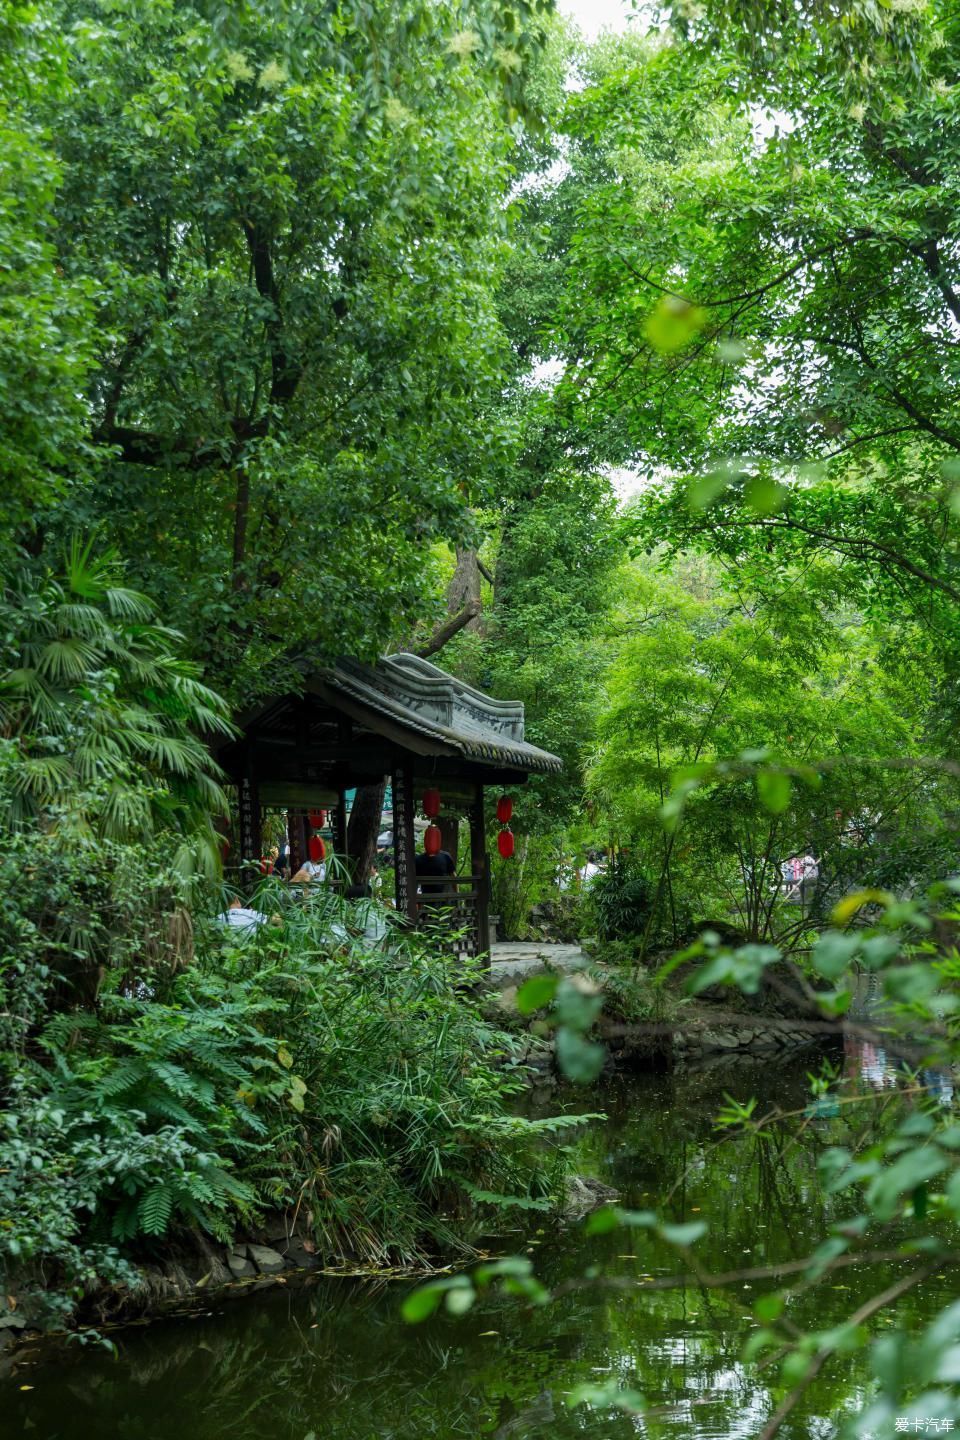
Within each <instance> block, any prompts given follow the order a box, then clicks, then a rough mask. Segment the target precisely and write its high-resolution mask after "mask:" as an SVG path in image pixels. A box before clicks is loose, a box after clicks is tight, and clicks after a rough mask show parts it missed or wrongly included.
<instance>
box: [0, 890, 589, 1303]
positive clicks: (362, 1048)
mask: <svg viewBox="0 0 960 1440" xmlns="http://www.w3.org/2000/svg"><path fill="white" fill-rule="evenodd" d="M263 898H264V900H267V901H268V902H269V903H270V904H271V905H273V904H274V903H275V902H276V890H275V889H274V888H273V887H271V886H269V885H267V886H265V887H264V897H263ZM261 903H263V901H261ZM338 917H339V921H340V922H342V921H343V920H344V919H346V914H345V910H344V907H343V906H342V905H340V906H339V910H338V902H336V901H333V900H331V899H329V898H322V899H321V901H320V903H318V904H314V903H306V904H303V905H299V906H298V905H296V904H294V903H292V902H289V901H288V902H287V905H286V910H285V918H284V923H283V924H282V925H279V926H270V925H265V926H263V927H262V929H261V930H260V931H259V932H258V933H256V934H255V935H250V936H249V937H248V938H244V937H243V933H242V932H239V933H238V932H232V933H227V934H225V935H224V934H223V933H221V932H219V930H215V929H214V928H213V927H211V928H210V930H209V931H206V930H203V929H202V933H201V937H200V939H201V961H200V963H198V964H196V965H194V966H191V967H189V968H188V969H186V970H183V971H180V972H170V973H167V974H166V975H165V976H163V975H158V977H157V978H156V979H155V980H154V982H153V983H151V984H146V983H144V982H143V981H142V980H141V981H137V982H135V983H134V985H133V986H132V987H131V986H129V985H126V984H125V982H124V981H123V979H122V977H121V976H120V974H119V973H118V972H114V974H113V976H112V977H111V978H110V979H109V980H108V981H107V982H106V983H105V986H104V988H103V990H102V992H101V996H100V1001H99V1004H98V1009H97V1013H96V1014H93V1013H82V1014H63V1015H60V1016H57V1017H55V1018H54V1019H53V1020H52V1021H51V1022H49V1023H48V1024H47V1025H46V1027H45V1028H44V1029H43V1030H42V1032H41V1036H40V1041H39V1046H38V1050H37V1054H36V1056H35V1058H31V1059H30V1060H29V1061H28V1063H27V1064H26V1066H25V1067H24V1071H23V1074H22V1076H21V1078H20V1079H19V1080H18V1082H17V1084H16V1085H15V1086H14V1087H13V1089H12V1092H11V1095H10V1100H9V1102H8V1107H7V1110H6V1113H5V1114H4V1115H2V1116H0V1134H2V1142H3V1147H4V1152H5V1154H8V1155H9V1156H10V1160H11V1162H12V1163H9V1165H8V1168H7V1171H6V1173H5V1175H4V1176H3V1177H0V1205H2V1213H3V1214H4V1215H5V1216H7V1217H9V1219H8V1221H7V1222H5V1224H4V1225H3V1226H2V1227H0V1262H3V1263H5V1264H6V1266H7V1267H8V1271H9V1272H10V1273H9V1274H8V1281H10V1282H11V1283H12V1281H13V1279H14V1275H15V1272H18V1273H19V1275H20V1280H19V1284H20V1289H21V1293H23V1290H24V1285H25V1277H27V1275H28V1267H32V1273H33V1274H34V1275H35V1276H36V1275H38V1274H39V1273H40V1267H45V1268H46V1269H47V1271H48V1273H49V1275H50V1276H52V1277H56V1280H57V1283H58V1285H59V1287H60V1289H61V1295H62V1296H63V1292H67V1293H71V1292H72V1293H73V1294H75V1293H76V1291H77V1288H78V1287H79V1288H82V1287H83V1286H84V1285H85V1284H89V1283H90V1281H91V1277H92V1275H93V1274H97V1275H99V1276H100V1278H101V1279H106V1280H110V1279H112V1278H115V1277H116V1276H117V1274H118V1273H120V1268H121V1267H122V1264H123V1261H124V1260H130V1259H138V1258H143V1257H145V1256H149V1255H150V1254H151V1253H153V1252H154V1251H155V1250H156V1246H157V1242H158V1240H159V1239H160V1238H161V1237H164V1236H167V1235H169V1234H171V1233H179V1234H181V1235H183V1234H184V1233H185V1232H189V1231H191V1230H192V1231H195V1232H203V1233H205V1234H207V1235H212V1236H214V1237H215V1238H218V1239H220V1240H228V1239H230V1237H231V1236H232V1235H233V1233H234V1230H235V1227H237V1226H238V1225H244V1226H247V1227H251V1226H253V1225H254V1224H255V1223H256V1221H257V1220H258V1218H260V1217H261V1216H263V1215H264V1213H265V1212H266V1211H268V1210H275V1209H277V1208H285V1209H287V1210H289V1211H290V1212H294V1211H295V1212H297V1214H298V1219H299V1222H300V1224H301V1225H302V1226H303V1227H304V1228H308V1229H309V1230H310V1231H311V1232H312V1235H313V1237H314V1240H315V1242H316V1244H317V1248H318V1251H319V1252H320V1253H321V1254H322V1255H324V1256H325V1257H326V1258H328V1259H330V1260H346V1259H351V1260H359V1261H361V1262H363V1263H366V1264H371V1265H384V1264H389V1263H398V1262H410V1261H414V1260H423V1259H424V1258H425V1257H426V1256H428V1255H429V1254H432V1253H436V1251H437V1249H438V1247H439V1248H444V1247H447V1248H449V1247H452V1246H457V1247H459V1248H460V1249H461V1250H463V1249H464V1248H465V1247H466V1248H469V1247H468V1246H466V1241H465V1240H464V1239H463V1233H462V1229H461V1232H460V1234H459V1235H458V1234H455V1232H454V1228H453V1225H452V1223H451V1222H452V1221H453V1220H454V1219H455V1218H459V1219H460V1220H461V1221H462V1220H465V1219H466V1218H467V1217H468V1216H469V1215H471V1214H472V1213H473V1212H474V1207H475V1206H477V1205H479V1206H481V1207H486V1208H489V1207H493V1208H495V1209H501V1208H504V1207H509V1206H520V1207H523V1208H535V1209H544V1210H549V1209H550V1208H551V1205H552V1203H553V1198H554V1196H555V1195H556V1194H557V1193H558V1190H559V1185H560V1179H561V1176H562V1172H563V1167H564V1152H563V1151H562V1149H561V1148H560V1147H557V1146H554V1147H553V1148H552V1149H551V1148H548V1147H547V1146H545V1140H546V1141H549V1140H550V1139H551V1138H552V1137H553V1136H554V1135H555V1133H556V1132H557V1131H558V1130H560V1129H562V1127H563V1125H564V1124H565V1123H571V1124H572V1123H576V1122H575V1121H572V1120H571V1121H569V1122H565V1121H555V1122H554V1121H549V1120H547V1121H529V1120H525V1119H522V1118H519V1117H517V1116H514V1115H511V1114H510V1108H509V1107H510V1103H511V1100H512V1098H513V1097H514V1096H515V1095H516V1094H517V1093H518V1091H520V1090H521V1088H522V1087H523V1084H524V1072H523V1070H522V1069H521V1067H520V1066H519V1065H518V1063H517V1061H516V1054H515V1049H514V1046H515V1042H514V1041H513V1040H512V1039H511V1038H510V1037H509V1036H507V1035H505V1034H503V1033H502V1032H500V1031H498V1030H496V1029H495V1028H493V1026H492V1025H491V1024H489V1023H488V1022H487V1021H486V1020H484V1019H483V1017H482V1016H481V1014H480V1011H479V1007H478V1004H477V1003H476V1001H475V1000H474V999H472V998H471V997H470V996H468V995H466V994H464V993H463V992H462V989H459V988H455V987H454V984H453V983H452V982H455V981H460V980H469V979H470V976H469V974H465V973H461V972H460V971H459V970H458V971H457V972H456V973H451V964H452V963H453V962H451V961H449V960H447V959H446V958H444V957H440V956H438V955H436V954H432V953H430V952H429V951H428V950H427V949H426V948H425V945H424V942H422V941H421V940H420V939H419V938H418V937H416V936H413V937H408V936H406V935H404V934H403V933H402V932H401V931H400V930H399V929H397V930H396V932H395V933H393V934H391V935H390V936H388V938H387V940H386V941H385V942H383V943H382V944H381V946H379V947H370V946H369V945H367V944H366V943H365V942H363V941H361V940H356V939H352V938H348V939H347V940H346V941H344V940H343V938H342V933H341V932H340V931H339V930H337V931H334V929H333V925H334V923H335V922H337V921H338ZM38 1174H39V1175H41V1176H42V1177H43V1178H42V1183H41V1184H40V1186H39V1188H38V1186H37V1176H38ZM34 1298H35V1300H36V1299H37V1296H36V1295H35V1297H34ZM62 1303H64V1304H65V1303H66V1300H64V1299H63V1298H62Z"/></svg>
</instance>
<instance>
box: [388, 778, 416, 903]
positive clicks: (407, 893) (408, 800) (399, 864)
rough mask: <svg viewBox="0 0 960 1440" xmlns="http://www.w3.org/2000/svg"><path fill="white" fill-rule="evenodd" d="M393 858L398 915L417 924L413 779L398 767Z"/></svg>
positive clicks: (394, 808) (394, 800) (394, 788)
mask: <svg viewBox="0 0 960 1440" xmlns="http://www.w3.org/2000/svg"><path fill="white" fill-rule="evenodd" d="M392 783H393V854H394V877H395V884H396V890H397V911H398V912H399V914H401V915H406V917H407V919H408V920H409V921H410V923H411V924H412V925H415V924H416V923H417V853H416V846H415V843H414V833H413V820H414V809H413V776H412V775H411V773H410V771H409V769H407V768H406V767H405V766H403V765H398V766H397V768H396V769H395V770H394V772H393V782H392Z"/></svg>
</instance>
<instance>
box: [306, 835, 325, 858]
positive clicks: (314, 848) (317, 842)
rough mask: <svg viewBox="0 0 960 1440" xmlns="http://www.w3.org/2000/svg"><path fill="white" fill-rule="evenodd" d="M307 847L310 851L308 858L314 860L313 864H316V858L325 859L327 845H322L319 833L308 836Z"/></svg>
mask: <svg viewBox="0 0 960 1440" xmlns="http://www.w3.org/2000/svg"><path fill="white" fill-rule="evenodd" d="M307 849H308V851H309V852H310V859H311V860H312V861H313V862H314V864H316V863H317V861H318V860H326V858H327V847H326V845H324V843H323V841H322V840H321V838H320V836H319V835H311V836H310V839H309V841H308V842H307Z"/></svg>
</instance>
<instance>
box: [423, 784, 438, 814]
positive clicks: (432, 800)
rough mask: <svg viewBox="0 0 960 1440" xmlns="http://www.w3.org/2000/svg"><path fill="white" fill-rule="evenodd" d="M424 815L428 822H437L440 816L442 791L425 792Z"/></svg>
mask: <svg viewBox="0 0 960 1440" xmlns="http://www.w3.org/2000/svg"><path fill="white" fill-rule="evenodd" d="M423 813H424V815H426V817H427V819H428V820H436V818H437V816H438V815H439V814H440V791H439V790H424V792H423Z"/></svg>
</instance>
